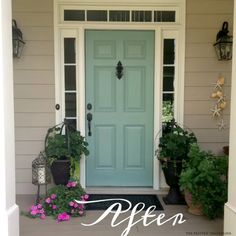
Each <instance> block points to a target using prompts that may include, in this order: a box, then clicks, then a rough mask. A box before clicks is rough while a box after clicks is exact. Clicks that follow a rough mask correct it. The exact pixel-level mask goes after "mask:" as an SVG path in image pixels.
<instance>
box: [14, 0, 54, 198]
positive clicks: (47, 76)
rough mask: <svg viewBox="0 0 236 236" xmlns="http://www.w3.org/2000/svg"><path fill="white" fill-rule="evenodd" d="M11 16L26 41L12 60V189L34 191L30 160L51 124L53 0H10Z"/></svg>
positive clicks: (39, 147) (24, 191) (34, 155)
mask: <svg viewBox="0 0 236 236" xmlns="http://www.w3.org/2000/svg"><path fill="white" fill-rule="evenodd" d="M13 18H14V19H16V21H17V24H18V26H19V28H20V29H21V30H22V32H23V37H24V39H25V41H26V44H25V47H24V49H23V55H22V57H21V58H20V59H14V89H15V93H14V97H15V139H16V182H17V185H16V191H17V193H18V194H23V193H35V192H36V188H35V186H33V185H32V184H31V176H32V174H31V173H32V172H31V162H32V160H33V159H34V158H36V157H37V155H38V154H39V152H40V150H42V149H43V142H44V137H45V133H46V131H47V129H48V128H49V127H50V126H52V125H53V124H54V123H55V109H54V105H55V81H54V80H55V79H54V57H53V54H54V49H53V47H54V43H53V40H54V39H53V0H40V1H37V0H13Z"/></svg>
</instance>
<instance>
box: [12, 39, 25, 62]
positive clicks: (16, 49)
mask: <svg viewBox="0 0 236 236" xmlns="http://www.w3.org/2000/svg"><path fill="white" fill-rule="evenodd" d="M12 43H13V57H17V58H20V57H21V54H22V51H23V47H24V45H25V42H23V41H22V40H20V39H17V38H16V39H13V40H12Z"/></svg>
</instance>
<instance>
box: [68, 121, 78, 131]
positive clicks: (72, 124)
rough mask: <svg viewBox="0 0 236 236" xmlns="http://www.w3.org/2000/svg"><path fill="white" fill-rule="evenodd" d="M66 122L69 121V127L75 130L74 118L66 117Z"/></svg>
mask: <svg viewBox="0 0 236 236" xmlns="http://www.w3.org/2000/svg"><path fill="white" fill-rule="evenodd" d="M67 121H68V123H69V128H71V129H72V130H76V127H77V126H76V123H77V122H76V119H67Z"/></svg>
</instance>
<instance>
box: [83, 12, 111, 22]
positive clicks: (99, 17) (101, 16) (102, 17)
mask: <svg viewBox="0 0 236 236" xmlns="http://www.w3.org/2000/svg"><path fill="white" fill-rule="evenodd" d="M87 20H88V21H107V11H96V10H89V11H87Z"/></svg>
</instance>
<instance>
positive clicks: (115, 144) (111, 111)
mask: <svg viewBox="0 0 236 236" xmlns="http://www.w3.org/2000/svg"><path fill="white" fill-rule="evenodd" d="M119 61H121V62H122V64H123V76H122V78H121V79H118V78H117V76H116V66H117V63H118V62H119ZM153 62H154V32H153V31H98V30H88V31H86V104H87V103H91V104H92V109H91V110H90V111H87V113H88V112H91V113H92V115H93V120H92V124H91V132H92V136H87V140H88V142H89V149H90V156H89V157H88V158H87V163H86V168H87V169H86V180H87V186H152V178H153V90H154V88H153V78H154V73H153V71H154V69H153V67H154V65H153ZM87 127H88V124H87ZM87 134H88V130H87Z"/></svg>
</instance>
